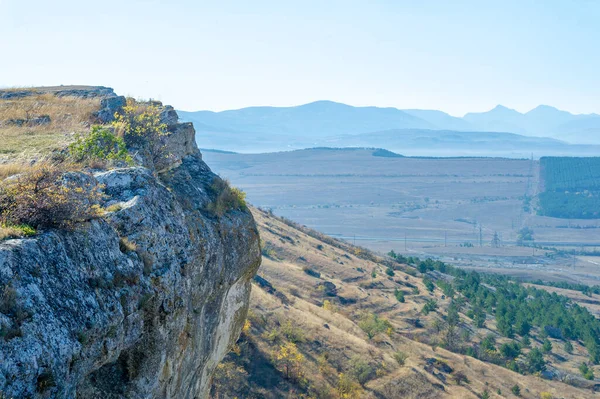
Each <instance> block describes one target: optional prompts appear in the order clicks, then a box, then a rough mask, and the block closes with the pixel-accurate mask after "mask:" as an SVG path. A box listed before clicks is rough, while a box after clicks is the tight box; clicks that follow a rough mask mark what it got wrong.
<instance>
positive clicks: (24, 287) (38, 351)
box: [0, 125, 260, 399]
mask: <svg viewBox="0 0 600 399" xmlns="http://www.w3.org/2000/svg"><path fill="white" fill-rule="evenodd" d="M190 129H191V132H190ZM181 136H183V137H181ZM188 136H189V137H188ZM168 143H169V145H171V146H172V147H171V148H172V149H173V150H174V153H175V156H174V162H175V163H174V164H172V165H171V167H169V168H167V169H166V171H164V173H162V174H160V178H158V177H157V175H156V173H155V172H153V171H151V170H149V169H146V168H142V167H136V168H125V169H116V170H111V171H107V172H101V173H97V174H96V175H95V179H96V180H97V181H98V182H99V183H101V184H103V185H104V186H105V188H104V190H105V192H106V195H107V203H106V205H107V206H108V205H116V206H114V207H111V208H110V209H112V210H114V211H113V212H110V213H108V214H107V216H106V217H105V218H103V219H99V220H94V221H90V222H88V223H84V224H81V225H78V226H77V227H76V228H75V229H74V230H73V231H64V230H48V231H45V232H42V233H41V234H39V235H37V236H35V237H34V238H29V239H16V240H8V241H4V242H2V243H0V328H1V329H2V334H0V335H2V336H3V338H2V337H0V392H2V393H3V395H4V397H8V398H11V397H14V398H26V397H27V398H47V397H56V398H181V399H195V398H205V397H206V396H207V394H208V389H209V385H208V384H209V380H210V376H211V373H212V372H213V370H214V368H215V367H216V365H217V364H218V363H219V361H220V360H221V359H222V357H223V356H224V355H225V354H226V352H227V351H228V348H229V347H230V345H231V344H233V343H234V342H235V340H236V339H237V337H238V335H239V333H240V331H241V328H242V326H243V323H244V319H245V316H246V312H247V308H248V299H249V294H250V287H251V284H250V282H251V280H252V278H253V276H254V274H255V272H256V270H257V269H258V266H259V264H260V249H259V244H258V241H259V240H258V231H257V229H256V226H255V224H254V220H253V218H252V215H251V214H250V212H249V211H247V210H230V211H228V212H227V213H225V215H224V216H222V217H216V216H215V215H213V214H211V213H210V212H208V211H206V208H207V205H208V204H209V203H211V202H212V201H214V200H215V198H216V194H217V193H213V192H212V190H210V189H209V188H210V187H211V186H212V184H213V181H214V179H218V177H217V176H215V175H214V174H213V173H212V172H211V171H210V169H209V168H208V166H207V165H206V164H205V163H204V162H203V161H202V158H201V156H200V152H199V151H198V150H197V147H196V146H195V142H194V141H193V128H191V126H187V125H184V126H175V128H174V129H173V130H172V132H171V133H170V136H169V140H168Z"/></svg>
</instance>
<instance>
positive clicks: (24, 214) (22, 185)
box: [0, 165, 102, 231]
mask: <svg viewBox="0 0 600 399" xmlns="http://www.w3.org/2000/svg"><path fill="white" fill-rule="evenodd" d="M101 199H102V193H101V191H100V188H99V187H98V186H97V185H96V184H95V183H93V180H91V179H90V180H89V181H82V179H81V178H80V177H75V176H74V175H70V174H69V172H65V171H63V170H61V169H59V168H57V167H54V166H50V165H40V166H37V167H34V168H32V169H31V170H29V171H28V172H26V173H23V174H21V175H19V176H18V177H17V178H15V179H11V180H9V181H4V182H3V183H2V184H1V185H0V222H1V223H2V224H3V225H4V226H23V225H27V226H30V227H31V228H34V229H37V228H43V227H55V226H58V227H70V226H72V225H73V224H74V223H77V222H81V221H86V220H90V219H93V218H97V217H99V216H100V215H101V208H100V202H101ZM21 230H23V231H30V230H27V229H26V228H24V229H21Z"/></svg>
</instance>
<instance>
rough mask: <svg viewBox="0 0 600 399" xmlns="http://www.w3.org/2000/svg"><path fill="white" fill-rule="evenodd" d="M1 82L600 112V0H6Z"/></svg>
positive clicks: (216, 100)
mask: <svg viewBox="0 0 600 399" xmlns="http://www.w3.org/2000/svg"><path fill="white" fill-rule="evenodd" d="M0 17H1V21H2V24H0V54H1V57H2V60H1V61H0V86H22V85H25V86H33V85H56V84H94V85H106V86H111V87H114V88H115V90H117V92H118V93H120V94H127V95H132V96H135V97H141V98H155V99H160V100H162V101H163V102H165V103H169V104H173V105H174V106H175V107H176V108H179V109H185V110H199V109H211V110H223V109H232V108H240V107H244V106H250V105H277V106H281V105H297V104H301V103H306V102H310V101H314V100H324V99H328V100H334V101H340V102H345V103H348V104H352V105H377V106H392V107H397V108H427V109H441V110H443V111H446V112H449V113H451V114H453V115H459V116H460V115H462V114H464V113H465V112H468V111H484V110H487V109H490V108H492V107H494V106H495V105H496V104H499V103H500V104H504V105H506V106H508V107H511V108H515V109H517V110H519V111H527V110H529V109H531V108H533V107H535V106H537V105H539V104H550V105H553V106H556V107H558V108H562V109H566V110H569V111H571V112H575V113H590V112H596V113H600V96H599V93H600V24H599V23H598V21H600V1H596V0H563V1H554V0H543V1H542V0H538V1H530V0H520V1H512V0H503V1H491V0H479V1H466V0H465V1H463V0H453V1H448V0H429V1H428V0H396V1H393V0H385V1H384V0H364V1H353V0H343V1H342V0H302V1H295V0H289V1H286V0H268V1H267V0H253V1H242V0H236V1H227V0H221V1H202V0H200V1H192V0H172V1H158V0H155V1H141V0H127V1H123V0H120V1H115V0H104V1H101V2H99V1H82V0H78V1H75V0H56V1H48V0H0Z"/></svg>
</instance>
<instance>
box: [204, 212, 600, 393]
mask: <svg viewBox="0 0 600 399" xmlns="http://www.w3.org/2000/svg"><path fill="white" fill-rule="evenodd" d="M253 213H254V216H255V219H256V220H257V223H258V225H259V231H260V234H261V240H262V245H263V263H262V266H261V268H260V270H259V277H257V279H255V285H254V289H253V291H252V297H251V310H250V312H249V322H248V323H247V324H246V327H245V329H244V333H243V334H242V338H241V339H240V341H239V342H238V344H237V346H236V347H235V348H234V351H233V352H232V353H231V354H230V355H229V356H228V357H227V358H226V359H225V361H224V362H223V363H222V364H221V365H220V366H219V368H218V369H217V373H216V375H215V379H214V381H213V387H212V397H213V398H234V397H243V398H342V397H343V398H479V397H486V396H484V395H489V396H488V397H491V398H500V397H516V396H515V395H514V394H513V393H512V392H513V389H515V388H514V387H515V386H518V387H519V389H520V395H521V397H524V398H540V395H541V394H542V393H545V394H547V395H550V396H545V397H554V398H589V397H593V396H594V395H595V394H594V392H593V391H592V388H593V383H591V382H589V381H585V380H583V379H581V378H577V377H576V376H575V374H577V373H578V372H577V370H576V369H577V366H578V365H579V364H580V363H581V362H584V361H586V360H587V359H586V356H585V349H584V348H583V347H582V346H580V345H578V344H576V343H575V344H574V347H575V348H574V351H573V354H567V353H565V352H564V351H563V350H562V349H561V346H562V345H561V344H559V341H558V340H555V339H552V338H550V340H551V341H552V344H553V347H554V349H553V353H552V354H546V355H544V357H545V360H546V363H547V370H554V369H555V367H556V368H560V369H561V370H563V374H569V375H573V377H572V378H571V379H569V378H565V377H564V376H563V380H565V381H570V382H571V384H573V385H578V386H579V387H575V386H571V385H568V384H566V383H563V382H559V381H556V380H547V379H543V378H542V377H541V376H535V375H531V374H527V375H522V374H519V373H516V372H513V371H510V370H508V369H507V368H505V367H501V366H500V365H496V364H492V363H490V362H489V361H481V360H478V359H476V358H474V357H473V356H474V355H473V354H471V356H468V355H466V354H461V353H454V352H461V351H463V350H464V348H465V347H472V348H480V347H481V342H482V341H483V339H484V338H485V337H487V336H488V335H491V336H493V337H494V339H495V341H496V345H497V346H498V347H500V346H501V344H502V343H505V342H506V343H508V342H511V340H509V339H507V338H505V337H503V336H501V335H500V334H498V332H497V330H496V323H495V321H494V320H493V318H490V316H489V315H488V317H487V320H486V322H485V324H486V327H484V328H476V327H475V326H474V322H473V320H472V319H471V318H469V317H468V316H467V314H468V313H469V310H470V309H469V306H468V305H467V306H465V307H464V308H463V309H462V310H461V312H460V315H459V318H460V322H459V325H458V330H460V332H457V333H456V334H454V335H456V340H457V341H456V342H457V344H456V345H453V348H452V349H453V351H454V352H452V351H450V350H447V349H444V348H442V347H441V346H446V347H448V345H447V343H446V341H447V339H448V334H449V333H448V331H447V330H445V327H444V325H445V323H446V324H447V322H448V321H449V319H448V315H449V313H448V311H449V308H450V306H451V303H452V300H451V299H450V298H449V297H448V296H446V295H445V294H444V292H443V291H442V290H441V289H440V288H439V287H440V286H443V281H451V280H452V277H451V276H448V275H444V274H441V273H439V272H437V271H430V272H427V274H426V276H427V279H426V280H423V278H422V277H423V276H425V274H421V273H419V272H418V271H417V270H416V269H415V268H413V267H410V266H407V265H405V264H400V263H397V262H394V261H393V260H392V259H391V258H381V257H378V256H375V255H373V254H372V253H370V252H368V251H366V250H364V249H361V248H358V247H354V246H352V245H349V244H347V243H345V242H340V241H337V240H334V239H332V238H330V237H327V236H324V235H321V234H319V233H317V232H314V231H311V230H309V229H307V228H305V227H301V226H298V225H295V224H294V223H291V222H288V221H286V220H283V219H279V218H277V217H275V216H273V215H272V214H269V213H268V212H264V211H260V210H256V209H254V210H253ZM388 266H393V268H394V269H395V270H394V271H393V273H392V271H391V270H390V269H388ZM390 274H393V276H391V275H390ZM428 279H429V280H431V281H436V284H437V287H434V289H433V292H429V290H428V287H427V285H429V284H430V283H429V282H427V280H428ZM398 292H402V296H403V297H404V302H400V301H399V300H398V298H397V297H398V296H400V295H399V294H398ZM459 297H460V296H456V298H457V299H458V298H459ZM430 300H435V301H436V302H437V304H438V308H437V310H433V311H431V312H429V313H428V314H424V313H423V308H424V306H425V305H426V304H427V303H428V302H429V301H430ZM440 326H441V327H440ZM438 331H439V332H438ZM536 331H537V330H536ZM367 332H369V334H371V335H372V337H371V338H369V334H367ZM536 334H537V332H533V331H532V333H531V336H532V341H533V343H532V346H531V347H534V346H536V347H537V346H540V345H541V341H538V339H539V338H536V337H537V335H536ZM459 341H460V343H459V344H458V342H459ZM290 343H294V344H295V345H290ZM282 348H284V350H283V351H282ZM294 349H297V350H298V352H299V355H300V356H298V354H295V352H294ZM290 351H291V352H290ZM529 351H530V349H528V348H524V349H523V355H522V356H524V353H525V352H529ZM290 353H291V355H290ZM482 353H483V352H482ZM479 357H482V358H483V357H484V356H479ZM404 358H405V360H404ZM498 363H501V361H500V362H498ZM552 373H553V375H554V377H552V376H550V375H546V378H558V377H556V376H557V375H559V374H560V373H559V372H557V371H553V372H552ZM552 373H551V374H552ZM286 374H287V375H286ZM482 395H483V396H482Z"/></svg>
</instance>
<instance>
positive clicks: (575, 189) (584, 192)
mask: <svg viewBox="0 0 600 399" xmlns="http://www.w3.org/2000/svg"><path fill="white" fill-rule="evenodd" d="M540 173H541V178H542V181H543V182H544V187H545V192H543V193H541V194H540V195H539V200H540V201H539V204H540V207H539V209H538V213H539V214H540V215H542V216H551V217H559V218H569V219H597V218H599V217H600V214H599V212H598V210H599V209H600V157H585V158H576V157H542V158H541V159H540Z"/></svg>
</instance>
